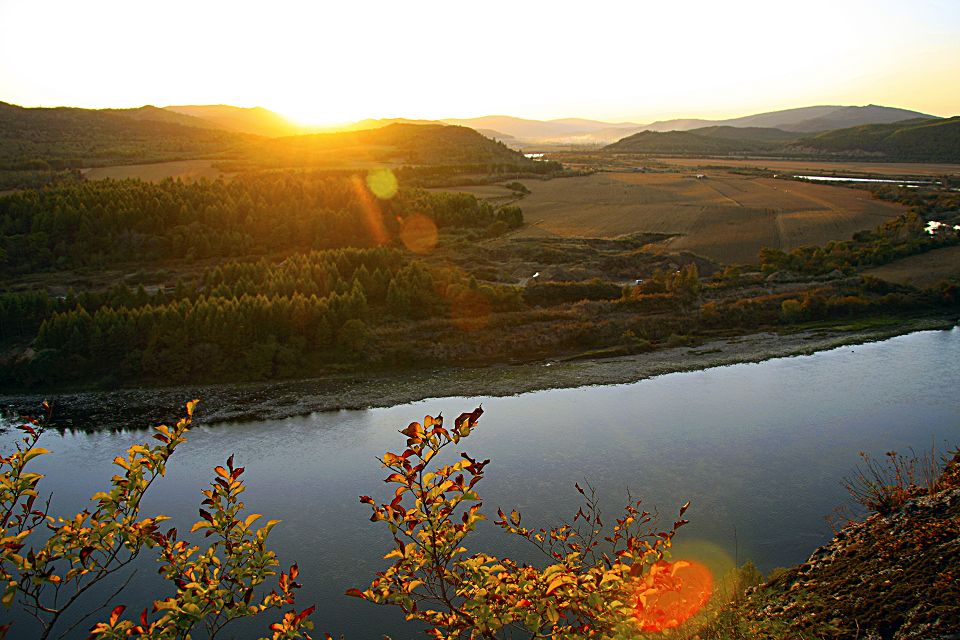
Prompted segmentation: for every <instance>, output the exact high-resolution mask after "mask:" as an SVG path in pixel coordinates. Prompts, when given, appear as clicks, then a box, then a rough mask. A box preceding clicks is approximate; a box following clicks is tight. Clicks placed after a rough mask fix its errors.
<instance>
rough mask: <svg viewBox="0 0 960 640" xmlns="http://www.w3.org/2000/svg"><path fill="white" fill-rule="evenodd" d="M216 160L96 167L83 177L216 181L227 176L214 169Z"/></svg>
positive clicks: (85, 172) (149, 180)
mask: <svg viewBox="0 0 960 640" xmlns="http://www.w3.org/2000/svg"><path fill="white" fill-rule="evenodd" d="M214 162H215V161H214V160H174V161H172V162H154V163H151V164H130V165H121V166H114V167H94V168H92V169H85V170H84V171H83V175H84V177H85V178H87V179H88V180H105V179H108V178H109V179H112V180H125V179H127V178H133V179H139V180H144V181H146V182H160V181H161V180H164V179H166V178H184V179H186V178H189V179H192V180H196V179H199V178H207V179H209V180H215V179H217V178H219V177H220V176H223V175H225V174H224V172H223V171H221V170H220V169H217V168H216V167H214V166H213V165H214Z"/></svg>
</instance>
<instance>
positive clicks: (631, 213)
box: [518, 171, 904, 264]
mask: <svg viewBox="0 0 960 640" xmlns="http://www.w3.org/2000/svg"><path fill="white" fill-rule="evenodd" d="M524 184H525V186H526V187H527V188H528V189H530V191H531V194H530V195H528V196H526V197H525V198H524V199H523V200H522V201H521V202H520V205H521V207H522V208H523V212H524V218H525V220H526V221H527V223H528V225H529V226H528V227H526V228H525V229H523V230H521V231H520V232H519V233H518V235H519V236H531V237H537V236H567V237H571V236H584V237H615V236H619V235H623V234H628V233H638V232H649V233H665V234H675V237H672V238H670V239H668V240H666V241H664V242H663V243H661V244H660V245H659V246H660V247H662V248H663V249H664V250H669V251H691V252H693V253H697V254H700V255H702V256H705V257H707V258H711V259H713V260H717V261H719V262H722V263H727V264H730V263H752V262H755V261H756V258H757V254H758V252H759V251H760V249H761V248H762V247H772V248H777V249H784V250H789V249H794V248H796V247H798V246H801V245H805V244H822V243H825V242H828V241H830V240H846V239H849V238H850V236H851V235H852V234H853V233H855V232H857V231H860V230H863V229H872V228H874V227H876V226H877V225H878V224H880V223H881V222H883V221H884V220H887V219H890V218H893V217H896V216H897V215H899V214H900V213H902V212H903V211H904V207H902V206H901V205H898V204H893V203H888V202H882V201H879V200H875V199H873V198H872V197H871V195H870V194H869V193H868V192H866V191H864V190H860V189H852V188H848V187H834V186H825V185H818V184H807V183H801V182H791V181H786V180H775V179H772V178H752V177H746V176H740V175H735V174H730V173H725V172H721V171H716V172H709V173H708V174H707V175H706V177H705V178H704V179H698V178H696V177H695V176H694V175H692V174H679V173H652V174H650V173H596V174H593V175H590V176H583V177H576V178H564V179H556V180H550V181H545V182H541V181H532V180H531V181H524Z"/></svg>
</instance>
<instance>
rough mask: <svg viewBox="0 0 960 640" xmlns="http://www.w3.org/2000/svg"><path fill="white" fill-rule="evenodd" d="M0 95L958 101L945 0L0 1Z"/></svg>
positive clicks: (503, 109)
mask: <svg viewBox="0 0 960 640" xmlns="http://www.w3.org/2000/svg"><path fill="white" fill-rule="evenodd" d="M0 100H3V101H6V102H13V103H16V104H21V105H24V106H59V105H70V106H83V107H133V106H140V105H143V104H154V105H158V106H165V105H171V104H212V103H228V104H236V105H240V106H254V105H261V106H264V107H267V108H270V109H274V110H276V111H279V112H281V113H283V114H285V115H288V116H291V117H294V118H296V119H298V120H300V121H302V122H307V123H335V122H344V121H349V120H356V119H360V118H366V117H399V116H403V117H410V118H442V117H471V116H479V115H488V114H510V115H516V116H521V117H529V118H560V117H574V116H576V117H586V118H596V119H601V120H610V121H626V120H630V121H634V122H647V121H651V120H655V119H659V118H668V117H694V116H699V117H726V116H737V115H746V114H749V113H755V112H759V111H770V110H775V109H782V108H788V107H797V106H806V105H812V104H867V103H875V104H884V105H889V106H897V107H904V108H909V109H916V110H918V111H924V112H928V113H933V114H936V115H943V116H947V115H957V114H960V0H910V1H906V0H902V1H893V0H869V1H860V0H829V1H820V0H809V1H807V2H778V1H776V0H763V1H737V0H726V1H724V2H718V1H717V0H710V1H699V0H686V1H669V2H667V1H660V0H658V1H655V2H654V1H650V0H632V1H626V2H614V1H607V0H593V1H592V2H582V1H579V2H565V1H558V0H552V1H548V2H541V1H539V0H506V1H501V0H483V1H482V2H473V3H468V2H458V1H456V0H443V1H436V2H435V1H432V0H430V1H418V0H405V1H403V2H397V1H396V0H390V1H381V0H366V1H363V2H351V1H348V0H341V1H337V2H329V1H326V0H316V1H313V2H292V1H288V0H270V1H269V2H267V1H260V2H245V1H242V0H231V1H229V2H221V1H219V0H189V1H185V0H162V1H160V0H87V1H85V2H78V1H77V0H0Z"/></svg>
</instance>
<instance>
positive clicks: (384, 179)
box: [367, 169, 398, 200]
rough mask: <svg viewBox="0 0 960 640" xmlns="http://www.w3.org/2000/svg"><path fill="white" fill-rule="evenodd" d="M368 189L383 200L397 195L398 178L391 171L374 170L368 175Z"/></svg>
mask: <svg viewBox="0 0 960 640" xmlns="http://www.w3.org/2000/svg"><path fill="white" fill-rule="evenodd" d="M367 187H368V188H369V189H370V191H371V192H372V193H373V195H375V196H377V197H378V198H380V199H381V200H389V199H390V198H392V197H393V196H395V195H397V187H398V185H397V176H395V175H393V171H390V169H374V170H373V171H371V172H370V173H368V174H367Z"/></svg>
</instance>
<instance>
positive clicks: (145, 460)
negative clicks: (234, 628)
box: [0, 401, 313, 640]
mask: <svg viewBox="0 0 960 640" xmlns="http://www.w3.org/2000/svg"><path fill="white" fill-rule="evenodd" d="M195 405H196V401H194V402H190V403H188V404H187V406H186V413H187V415H186V417H184V418H183V419H181V420H179V421H178V422H177V423H176V425H174V426H172V427H168V426H165V425H161V426H158V427H156V428H155V429H154V430H153V431H154V433H153V435H152V440H153V441H154V442H155V443H151V442H147V443H145V444H138V445H134V446H132V447H130V448H129V449H128V450H127V454H126V456H118V457H117V458H115V459H114V461H113V464H114V465H115V466H116V467H117V474H116V475H114V476H113V477H112V478H111V480H110V487H109V488H108V489H107V490H106V491H102V492H98V493H96V494H94V495H93V497H92V498H91V504H90V505H89V506H88V507H87V508H85V509H83V510H81V511H79V512H78V513H76V514H75V515H68V516H66V517H57V516H54V515H52V514H50V501H49V499H47V500H43V499H41V498H40V497H39V496H40V493H39V484H40V481H41V480H42V478H43V476H42V475H41V474H39V473H35V472H33V471H31V470H30V463H31V461H33V460H34V459H36V458H37V457H39V456H43V455H48V454H49V453H50V452H49V451H48V450H47V449H44V448H42V447H39V446H37V444H38V442H39V441H40V439H41V437H42V435H43V432H44V424H45V422H46V421H47V420H48V419H49V407H48V406H47V405H46V403H44V407H45V410H46V411H47V415H46V416H41V417H39V418H34V417H27V418H25V423H24V424H23V425H21V426H20V430H21V431H22V433H23V437H22V438H21V439H20V440H18V441H17V442H16V446H15V450H14V451H12V452H11V453H10V454H9V455H2V456H0V593H2V596H0V601H2V605H3V607H4V609H5V610H7V611H10V610H11V609H12V608H13V607H17V608H18V609H19V610H20V611H21V612H22V613H24V614H26V616H29V617H32V618H33V619H35V620H36V623H37V626H38V628H39V631H38V632H37V633H38V635H37V636H36V637H37V638H40V639H41V640H43V639H46V638H62V637H65V636H67V635H68V634H70V633H71V632H73V631H76V630H79V625H80V624H82V623H86V624H90V623H91V622H95V621H96V620H97V616H99V615H100V612H101V611H103V610H105V609H106V608H108V607H112V610H111V611H110V613H109V616H107V618H106V619H105V620H102V621H100V622H96V623H95V624H93V626H92V627H90V636H89V638H90V639H91V640H117V639H120V638H143V639H146V638H150V639H155V640H166V639H171V640H172V639H181V638H183V639H188V638H190V637H191V634H192V633H194V632H195V631H196V630H198V629H202V630H203V631H204V632H205V635H206V637H207V638H211V639H212V638H215V637H216V636H217V634H218V633H220V631H221V630H222V629H223V628H224V627H225V626H226V625H227V624H229V623H231V622H233V621H235V620H237V619H240V618H248V617H250V616H255V615H257V614H260V613H263V612H266V611H270V610H283V609H287V607H289V609H288V610H286V611H284V612H283V615H282V617H281V619H280V620H279V621H278V622H275V623H273V624H272V625H270V627H269V631H270V638H271V639H272V640H279V639H281V638H284V639H292V638H307V639H309V636H308V635H307V634H306V630H308V629H312V628H313V626H312V622H311V621H310V620H309V615H310V614H311V613H312V611H313V607H310V608H308V609H305V610H303V611H299V612H298V611H297V610H296V609H295V608H294V605H295V592H296V589H298V588H299V587H300V584H299V583H297V582H296V578H297V573H298V570H297V565H293V566H292V567H290V569H289V570H288V571H286V572H280V573H279V576H278V577H277V578H276V582H275V586H274V587H272V588H269V590H268V588H267V586H266V585H267V582H268V580H270V579H272V578H274V577H275V576H277V573H278V572H277V570H276V567H278V565H279V562H278V560H277V557H276V554H275V553H274V552H273V551H271V550H270V549H268V548H267V546H266V542H267V537H268V536H269V534H270V531H271V530H272V529H273V528H274V526H276V524H277V523H278V521H277V520H270V521H268V522H267V523H266V524H264V525H263V526H261V527H255V526H254V524H255V523H256V521H257V520H258V519H259V518H260V517H261V516H260V515H259V514H246V513H245V505H244V503H243V502H242V501H241V500H240V495H241V494H242V493H243V491H244V489H245V486H244V484H243V480H242V479H241V476H242V475H243V472H244V469H243V467H236V466H234V463H233V456H231V457H230V458H229V459H228V460H227V462H226V466H218V467H216V468H215V469H214V472H215V477H214V479H213V482H211V484H210V488H209V489H207V490H205V491H203V495H204V500H203V502H202V506H201V508H200V510H199V513H200V516H201V520H199V521H198V522H197V523H195V524H194V525H193V527H192V528H191V530H190V533H195V532H199V531H202V532H203V534H204V539H208V540H209V542H204V543H203V545H193V544H191V543H189V542H187V541H186V540H183V539H180V538H179V535H178V532H177V529H175V528H171V529H168V530H167V531H166V532H164V531H162V530H161V527H160V525H161V524H162V523H163V522H165V521H166V520H168V518H167V517H166V516H163V515H155V516H146V517H145V516H144V515H143V514H142V513H141V502H142V500H143V498H144V496H145V495H146V493H147V492H148V490H149V489H150V487H151V486H152V485H153V484H154V482H155V481H156V480H158V479H159V478H160V477H161V476H163V475H165V474H166V470H167V463H168V461H169V459H170V457H171V456H172V455H173V453H174V452H175V450H176V449H177V447H179V446H180V445H182V444H183V443H184V442H185V441H186V435H187V432H188V431H189V429H190V424H191V419H192V415H193V410H194V406H195ZM147 550H149V551H151V552H154V553H155V554H156V555H157V560H158V562H159V564H160V573H161V574H162V575H163V577H164V578H165V579H166V580H168V581H169V582H170V583H171V586H172V593H171V595H169V596H168V597H166V598H162V599H158V600H156V601H155V602H154V604H153V610H152V612H148V611H147V610H146V609H144V610H143V611H142V612H141V613H140V614H139V615H138V616H137V617H136V618H135V619H127V618H124V617H123V614H124V612H125V610H126V607H125V606H124V605H122V604H117V603H115V602H113V600H114V599H115V598H116V597H118V596H119V595H120V594H121V593H122V590H123V588H124V587H125V586H126V585H127V583H128V582H129V579H130V578H132V577H133V574H132V573H130V574H129V577H128V578H127V580H126V581H124V582H122V583H121V586H120V589H118V590H117V591H116V592H115V593H114V594H113V596H111V597H110V598H109V599H108V601H107V602H105V603H104V604H102V605H99V606H97V604H96V603H97V602H99V601H100V600H99V599H97V600H94V601H93V602H91V599H92V598H93V597H94V595H95V593H96V591H95V587H98V585H99V586H100V587H104V586H105V585H106V584H107V583H108V581H109V580H111V579H112V582H110V584H111V585H113V584H115V582H116V580H118V579H120V577H122V576H121V572H123V570H124V569H125V568H126V567H128V566H129V565H130V564H131V563H132V562H133V561H134V560H136V559H137V558H138V557H139V556H140V555H141V554H142V552H144V551H147ZM124 573H126V572H124ZM111 588H112V586H111ZM99 597H100V598H102V594H100V596H99ZM67 612H70V616H66V615H65V614H67ZM78 612H79V613H80V614H84V612H85V614H84V615H82V616H81V617H79V618H77V619H76V620H77V621H76V622H73V623H72V624H70V623H69V620H72V619H74V618H76V615H77V614H78ZM12 626H13V625H12V624H11V623H10V622H5V623H0V638H3V637H5V636H7V635H8V634H10V632H11V627H12ZM11 637H17V638H22V637H25V636H24V635H23V634H22V632H21V631H20V630H19V629H17V628H16V627H13V635H12V636H11Z"/></svg>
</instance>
